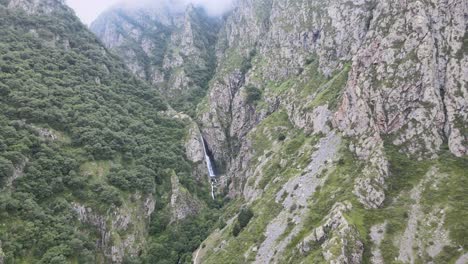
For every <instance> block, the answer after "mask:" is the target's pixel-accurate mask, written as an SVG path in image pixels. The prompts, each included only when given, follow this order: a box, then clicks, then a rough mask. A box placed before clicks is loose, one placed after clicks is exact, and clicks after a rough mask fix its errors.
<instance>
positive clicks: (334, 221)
mask: <svg viewBox="0 0 468 264" xmlns="http://www.w3.org/2000/svg"><path fill="white" fill-rule="evenodd" d="M351 209H352V206H351V203H349V202H344V203H337V204H335V205H334V206H333V208H332V210H331V211H330V213H329V214H328V215H327V216H326V217H325V218H324V224H323V225H321V226H319V227H317V228H316V229H314V230H313V231H312V233H311V234H310V235H309V236H307V237H306V238H305V239H304V240H303V241H302V242H301V243H300V244H299V245H298V246H297V247H298V249H299V250H300V252H301V253H303V254H306V253H308V252H309V251H310V250H311V248H312V247H313V245H314V244H319V245H321V248H322V250H323V256H324V258H325V260H326V261H327V262H328V263H337V264H338V263H350V264H351V263H356V264H358V263H361V262H362V254H363V252H364V245H363V243H362V242H361V241H359V240H357V239H356V238H357V237H359V235H358V231H357V230H356V229H355V228H354V227H353V226H352V225H350V224H349V223H348V221H347V220H346V218H345V217H344V216H343V214H345V213H346V212H349V211H350V210H351ZM337 248H338V249H339V250H336V249H337Z"/></svg>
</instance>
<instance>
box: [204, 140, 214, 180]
mask: <svg viewBox="0 0 468 264" xmlns="http://www.w3.org/2000/svg"><path fill="white" fill-rule="evenodd" d="M201 141H202V143H203V151H204V152H205V162H206V167H208V176H210V178H214V177H216V175H215V173H214V170H213V165H212V164H211V159H210V156H208V152H207V151H206V150H207V148H206V144H205V140H204V139H203V137H201Z"/></svg>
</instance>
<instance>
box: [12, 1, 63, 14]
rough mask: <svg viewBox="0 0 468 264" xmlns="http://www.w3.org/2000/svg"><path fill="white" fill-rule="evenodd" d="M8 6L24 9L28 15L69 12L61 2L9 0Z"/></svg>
mask: <svg viewBox="0 0 468 264" xmlns="http://www.w3.org/2000/svg"><path fill="white" fill-rule="evenodd" d="M4 2H5V1H4ZM6 6H7V7H8V8H20V9H23V10H24V11H25V12H26V13H28V14H37V13H41V14H50V13H52V12H55V11H57V10H58V9H61V10H67V11H69V9H67V8H66V6H65V5H63V4H62V2H61V1H60V0H45V1H44V0H7V1H6Z"/></svg>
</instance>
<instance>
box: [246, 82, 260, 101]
mask: <svg viewBox="0 0 468 264" xmlns="http://www.w3.org/2000/svg"><path fill="white" fill-rule="evenodd" d="M245 93H246V102H247V103H248V104H254V103H256V102H257V101H259V100H260V99H261V98H262V91H260V89H258V88H257V87H254V86H251V85H249V86H247V87H245Z"/></svg>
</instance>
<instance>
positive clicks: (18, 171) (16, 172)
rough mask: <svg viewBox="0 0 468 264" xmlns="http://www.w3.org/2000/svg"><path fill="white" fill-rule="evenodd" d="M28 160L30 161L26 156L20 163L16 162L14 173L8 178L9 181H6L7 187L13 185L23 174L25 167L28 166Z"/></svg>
mask: <svg viewBox="0 0 468 264" xmlns="http://www.w3.org/2000/svg"><path fill="white" fill-rule="evenodd" d="M28 162H29V159H28V158H25V159H24V160H22V161H21V162H20V163H18V164H16V165H15V166H14V170H13V175H12V176H11V177H10V178H8V179H7V181H6V186H7V187H11V186H12V185H13V182H14V181H15V180H16V179H18V178H20V177H22V176H23V174H24V169H25V168H26V165H27V164H28Z"/></svg>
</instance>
